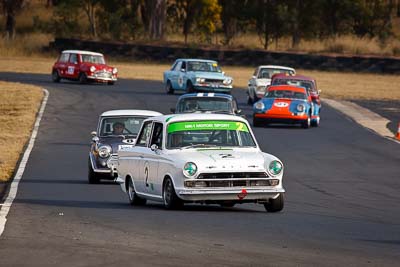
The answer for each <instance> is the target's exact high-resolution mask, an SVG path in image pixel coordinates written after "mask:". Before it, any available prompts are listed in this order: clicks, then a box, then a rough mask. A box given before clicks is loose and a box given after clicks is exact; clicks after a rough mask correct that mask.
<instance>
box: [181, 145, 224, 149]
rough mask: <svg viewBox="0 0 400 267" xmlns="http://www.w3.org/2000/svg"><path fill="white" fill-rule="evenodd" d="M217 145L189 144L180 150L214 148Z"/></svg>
mask: <svg viewBox="0 0 400 267" xmlns="http://www.w3.org/2000/svg"><path fill="white" fill-rule="evenodd" d="M216 146H217V145H210V144H190V145H188V146H183V147H181V148H180V149H188V148H196V147H216Z"/></svg>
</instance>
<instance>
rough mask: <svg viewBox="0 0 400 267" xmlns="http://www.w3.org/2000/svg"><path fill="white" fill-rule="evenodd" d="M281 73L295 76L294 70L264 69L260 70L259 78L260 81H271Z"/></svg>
mask: <svg viewBox="0 0 400 267" xmlns="http://www.w3.org/2000/svg"><path fill="white" fill-rule="evenodd" d="M279 73H286V74H288V75H292V74H294V72H293V71H292V70H286V69H272V68H263V69H261V70H260V72H259V74H258V77H257V78H259V79H271V78H272V75H274V74H279Z"/></svg>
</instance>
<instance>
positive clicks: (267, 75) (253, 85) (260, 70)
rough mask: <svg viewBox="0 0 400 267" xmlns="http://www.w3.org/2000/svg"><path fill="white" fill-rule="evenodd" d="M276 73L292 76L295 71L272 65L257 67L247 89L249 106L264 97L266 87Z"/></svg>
mask: <svg viewBox="0 0 400 267" xmlns="http://www.w3.org/2000/svg"><path fill="white" fill-rule="evenodd" d="M277 73H286V74H288V75H294V74H296V71H295V69H293V68H289V67H284V66H274V65H263V66H258V67H257V68H256V69H255V70H254V73H253V76H252V77H251V79H250V80H249V83H248V88H247V103H248V104H249V105H250V104H253V103H255V102H257V101H258V100H259V99H261V98H262V97H263V96H264V94H265V90H266V87H267V86H268V85H270V84H271V78H272V76H273V75H274V74H277Z"/></svg>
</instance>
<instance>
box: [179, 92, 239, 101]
mask: <svg viewBox="0 0 400 267" xmlns="http://www.w3.org/2000/svg"><path fill="white" fill-rule="evenodd" d="M188 97H219V98H227V99H233V96H231V95H228V94H222V93H190V94H184V95H181V96H180V97H179V99H178V101H179V100H181V99H183V98H188Z"/></svg>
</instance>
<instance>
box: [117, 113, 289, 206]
mask: <svg viewBox="0 0 400 267" xmlns="http://www.w3.org/2000/svg"><path fill="white" fill-rule="evenodd" d="M117 170H118V178H117V179H116V181H117V182H118V183H120V184H121V188H122V190H123V191H124V192H126V193H127V195H128V198H129V202H130V203H131V204H132V205H138V204H139V205H140V204H145V203H146V200H153V201H159V202H163V203H164V205H165V207H166V208H169V209H173V208H179V207H181V206H182V205H183V203H185V202H197V203H205V204H212V203H215V204H220V205H221V206H225V207H232V206H234V205H235V204H240V203H249V202H251V203H260V204H264V206H265V209H266V210H267V211H269V212H278V211H280V210H282V209H283V206H284V192H285V190H284V188H283V186H282V177H283V164H282V162H281V161H280V160H279V159H278V158H276V157H275V156H273V155H271V154H267V153H264V152H262V151H261V150H260V148H259V146H258V144H257V142H256V140H255V138H254V135H253V133H252V130H251V128H250V125H249V124H248V122H247V121H246V120H245V119H243V118H241V117H238V116H233V115H223V114H174V115H165V116H159V117H152V118H149V119H147V120H145V121H144V122H143V125H142V128H141V130H140V132H139V135H138V138H137V140H136V143H135V146H134V147H132V148H129V147H127V148H123V149H120V150H119V151H118V165H117Z"/></svg>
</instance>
